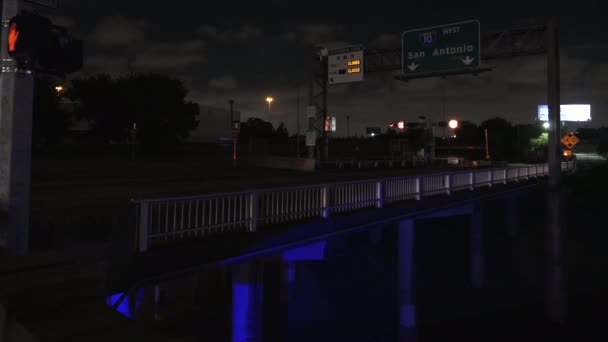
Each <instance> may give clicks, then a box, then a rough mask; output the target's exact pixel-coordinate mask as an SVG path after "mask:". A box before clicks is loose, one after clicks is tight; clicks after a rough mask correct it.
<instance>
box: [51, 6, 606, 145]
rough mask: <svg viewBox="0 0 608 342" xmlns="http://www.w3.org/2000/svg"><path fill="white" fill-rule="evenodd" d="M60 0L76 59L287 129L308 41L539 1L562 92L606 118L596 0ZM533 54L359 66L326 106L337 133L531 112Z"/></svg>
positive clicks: (541, 79) (384, 32) (396, 38)
mask: <svg viewBox="0 0 608 342" xmlns="http://www.w3.org/2000/svg"><path fill="white" fill-rule="evenodd" d="M61 3H62V6H64V8H65V10H64V11H63V12H61V11H60V12H59V13H57V15H60V16H62V17H64V20H67V21H66V23H68V24H69V26H70V27H71V28H72V29H73V30H75V31H79V32H85V33H87V34H86V35H85V36H83V37H85V38H87V42H86V49H87V54H88V57H87V59H86V65H87V70H89V71H91V70H95V71H111V72H114V73H121V72H125V71H129V70H131V71H145V70H154V71H160V72H166V73H168V74H170V75H171V76H174V77H177V78H180V79H184V80H186V82H187V84H188V86H189V87H192V94H191V98H192V99H195V100H196V101H199V102H201V104H205V105H212V106H219V107H222V108H223V107H226V106H227V103H228V102H227V101H228V100H229V99H231V98H233V99H235V101H236V106H237V107H238V108H239V110H241V111H243V112H245V113H249V114H250V115H259V116H260V117H263V118H266V119H271V120H273V121H275V123H276V124H278V122H280V121H284V122H285V123H286V124H287V125H288V128H289V129H290V131H293V130H295V121H296V119H295V118H296V113H297V106H296V104H297V102H298V100H297V99H298V88H299V89H300V90H299V93H300V96H299V97H300V105H301V106H300V107H301V108H300V114H301V117H302V119H301V121H302V123H304V121H305V120H304V119H303V113H304V107H305V104H306V103H307V94H308V91H307V89H306V88H307V84H308V80H309V77H310V74H311V65H312V64H313V63H315V61H314V60H313V59H312V56H313V55H314V53H313V50H314V49H313V47H314V46H316V45H322V46H324V47H327V48H333V47H340V46H346V45H354V44H365V46H366V47H369V48H372V47H384V48H388V47H399V46H400V40H401V33H402V32H403V30H406V29H414V28H417V27H427V26H433V25H438V24H442V23H449V22H456V21H462V20H468V19H479V20H480V22H481V25H482V32H488V31H493V30H498V29H504V28H509V27H514V26H521V25H529V24H532V23H538V22H539V18H540V19H541V20H540V22H541V23H542V19H543V18H545V17H546V15H547V13H548V12H547V11H549V10H550V11H552V12H553V13H555V14H557V15H558V16H559V17H560V19H561V20H560V32H561V45H562V48H563V52H562V60H561V62H562V69H561V70H562V98H563V100H564V101H569V102H589V103H591V104H592V105H593V114H594V121H593V124H594V125H602V124H604V125H606V124H608V115H606V114H605V113H604V111H605V110H606V109H608V103H607V102H608V100H604V98H605V95H604V92H605V89H606V86H608V84H607V83H608V62H607V61H608V35H605V34H604V33H603V31H604V30H603V27H602V23H603V18H602V16H603V11H602V7H605V6H601V3H600V2H599V1H586V0H581V1H579V2H577V4H576V6H574V5H572V3H564V4H561V3H559V2H558V3H555V2H548V1H544V2H543V1H540V2H531V1H521V0H513V1H510V2H508V3H505V2H503V3H500V4H489V3H482V2H476V1H468V2H466V3H461V2H447V1H441V0H438V1H435V2H420V3H418V4H416V6H412V5H411V4H410V3H405V2H380V3H374V4H373V5H372V6H366V8H365V9H364V10H362V9H361V7H359V6H353V7H352V8H351V9H349V8H348V7H345V6H343V4H336V3H331V2H327V1H324V2H321V1H312V2H309V3H307V6H301V7H302V8H298V10H294V8H293V4H291V3H285V2H280V1H270V2H268V3H266V5H265V6H260V4H259V3H252V2H238V1H237V3H218V4H216V5H214V7H213V9H212V10H209V9H208V8H206V7H205V5H204V4H203V3H202V2H200V1H194V0H175V1H174V2H173V3H172V4H171V6H167V5H166V4H163V3H156V2H150V1H145V2H144V1H135V0H134V1H128V2H126V1H119V0H106V1H103V2H102V1H86V2H85V1H75V0H63V1H62V2H61ZM207 7H208V6H207ZM268 8H272V9H273V10H272V11H271V10H268ZM321 8H322V10H320V9H321ZM70 18H73V19H72V20H70ZM545 58H546V57H545V56H544V55H539V56H528V57H518V58H513V59H507V60H495V61H488V62H485V61H484V64H485V65H486V66H488V67H491V68H492V69H493V70H492V71H491V72H488V73H483V74H480V75H478V76H470V75H465V76H458V77H448V78H446V79H440V78H434V79H420V80H411V81H410V82H407V83H406V82H400V81H396V80H395V79H394V77H393V76H394V75H395V74H398V71H395V72H384V73H375V74H368V75H366V76H365V81H364V82H361V83H359V84H350V85H337V86H332V87H330V94H329V109H330V111H331V113H332V114H335V115H336V116H337V117H338V131H339V132H338V134H343V133H345V127H344V121H345V116H346V115H350V116H351V132H359V133H363V132H364V128H365V126H383V125H384V124H385V123H387V122H389V121H390V120H393V119H394V118H397V117H402V118H404V119H410V120H411V119H412V118H415V117H417V116H418V115H420V114H424V115H428V116H431V117H442V116H443V108H444V103H445V108H446V112H447V114H446V115H454V116H458V117H459V118H462V119H463V120H471V121H474V122H481V121H483V120H485V119H487V118H489V117H494V116H504V117H505V118H508V119H510V120H514V121H516V122H524V121H525V122H533V120H534V115H535V112H536V106H537V105H538V104H540V103H542V102H546V60H545ZM237 80H238V82H237ZM269 94H271V95H273V96H274V97H275V103H274V104H273V109H272V111H271V112H268V110H267V107H266V103H265V102H264V99H265V97H266V96H267V95H269ZM444 99H445V102H444ZM304 126H305V125H302V127H304Z"/></svg>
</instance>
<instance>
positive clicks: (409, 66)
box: [407, 62, 419, 71]
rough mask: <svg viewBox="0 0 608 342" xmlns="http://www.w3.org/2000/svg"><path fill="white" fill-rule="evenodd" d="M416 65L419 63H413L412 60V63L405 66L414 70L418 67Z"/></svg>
mask: <svg viewBox="0 0 608 342" xmlns="http://www.w3.org/2000/svg"><path fill="white" fill-rule="evenodd" d="M418 67H419V65H418V64H414V62H412V64H410V65H408V66H407V68H408V69H410V71H415V70H416V69H418Z"/></svg>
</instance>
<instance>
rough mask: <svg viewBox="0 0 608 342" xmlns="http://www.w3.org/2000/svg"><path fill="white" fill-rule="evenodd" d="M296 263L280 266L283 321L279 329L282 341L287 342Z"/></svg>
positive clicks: (292, 307) (290, 321) (291, 316)
mask: <svg viewBox="0 0 608 342" xmlns="http://www.w3.org/2000/svg"><path fill="white" fill-rule="evenodd" d="M296 276H297V273H296V263H295V262H289V261H284V262H283V263H282V264H281V303H282V307H281V309H282V311H283V320H282V321H281V324H282V325H283V326H282V327H281V328H282V329H281V330H282V335H283V339H282V340H283V341H289V340H290V338H288V337H289V336H287V332H288V331H289V327H290V326H291V325H292V324H291V323H292V319H293V318H294V317H293V312H294V307H295V303H294V299H295V294H296Z"/></svg>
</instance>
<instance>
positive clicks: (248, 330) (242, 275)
mask: <svg viewBox="0 0 608 342" xmlns="http://www.w3.org/2000/svg"><path fill="white" fill-rule="evenodd" d="M262 271H263V267H262V264H260V263H257V262H252V261H247V262H243V263H239V264H235V265H233V266H232V341H233V342H261V341H262V297H263V296H262V294H263V281H262V276H263V273H262Z"/></svg>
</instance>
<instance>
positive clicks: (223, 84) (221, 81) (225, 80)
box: [209, 75, 238, 90]
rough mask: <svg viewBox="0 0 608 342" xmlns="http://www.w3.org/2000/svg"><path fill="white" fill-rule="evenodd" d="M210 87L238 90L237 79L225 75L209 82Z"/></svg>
mask: <svg viewBox="0 0 608 342" xmlns="http://www.w3.org/2000/svg"><path fill="white" fill-rule="evenodd" d="M209 87H210V88H214V89H224V90H233V89H237V88H238V84H237V82H236V79H235V78H234V76H232V75H224V76H221V77H218V78H213V79H211V80H210V81H209Z"/></svg>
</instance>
